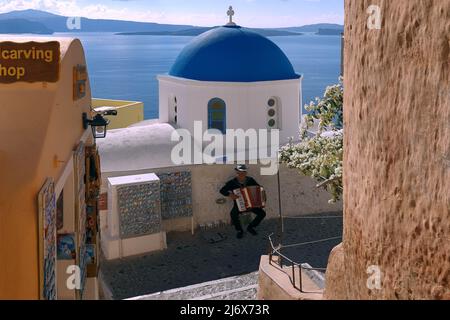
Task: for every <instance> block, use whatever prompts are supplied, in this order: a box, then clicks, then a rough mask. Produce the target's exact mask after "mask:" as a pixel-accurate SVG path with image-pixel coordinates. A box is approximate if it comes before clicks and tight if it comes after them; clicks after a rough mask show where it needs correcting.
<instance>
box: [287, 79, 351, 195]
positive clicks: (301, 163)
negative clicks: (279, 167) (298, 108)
mask: <svg viewBox="0 0 450 320" xmlns="http://www.w3.org/2000/svg"><path fill="white" fill-rule="evenodd" d="M306 109H307V111H309V114H308V115H307V116H306V117H305V120H306V127H305V128H303V129H302V132H301V135H302V138H303V139H302V141H301V142H300V143H298V144H293V143H290V144H289V145H287V146H284V147H282V148H281V150H280V161H281V162H282V163H285V164H286V165H287V166H288V167H289V168H295V169H298V170H299V171H300V172H301V173H302V174H304V175H307V176H310V177H312V178H314V179H316V180H317V181H318V182H319V186H321V187H323V188H325V189H326V190H327V191H328V192H329V193H330V194H331V196H332V199H331V200H330V202H331V203H332V202H336V201H339V200H340V199H341V197H342V190H343V189H342V159H343V154H344V153H343V142H344V141H343V139H344V132H343V130H342V126H343V112H342V111H343V86H342V81H340V83H339V84H337V85H335V86H331V87H328V88H327V90H326V92H325V94H324V97H323V98H322V99H316V103H313V102H311V104H310V105H309V106H307V107H306ZM315 122H318V125H319V130H318V132H317V134H315V135H314V136H312V137H311V136H308V134H307V130H308V129H309V128H310V127H312V126H313V125H314V123H315Z"/></svg>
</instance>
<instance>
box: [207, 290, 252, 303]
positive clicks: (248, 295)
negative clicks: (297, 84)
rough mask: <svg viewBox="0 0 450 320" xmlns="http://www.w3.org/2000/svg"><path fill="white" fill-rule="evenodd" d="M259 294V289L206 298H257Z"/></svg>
mask: <svg viewBox="0 0 450 320" xmlns="http://www.w3.org/2000/svg"><path fill="white" fill-rule="evenodd" d="M257 295H258V291H257V289H250V290H245V291H238V292H233V293H230V294H226V295H221V296H218V297H214V298H211V299H206V300H256V298H257Z"/></svg>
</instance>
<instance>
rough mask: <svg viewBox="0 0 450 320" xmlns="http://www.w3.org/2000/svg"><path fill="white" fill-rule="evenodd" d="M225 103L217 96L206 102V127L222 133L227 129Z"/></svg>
mask: <svg viewBox="0 0 450 320" xmlns="http://www.w3.org/2000/svg"><path fill="white" fill-rule="evenodd" d="M226 120H227V118H226V104H225V101H223V100H222V99H219V98H214V99H211V100H210V101H209V103H208V129H217V130H219V131H220V132H222V133H223V134H225V132H226V130H227V121H226Z"/></svg>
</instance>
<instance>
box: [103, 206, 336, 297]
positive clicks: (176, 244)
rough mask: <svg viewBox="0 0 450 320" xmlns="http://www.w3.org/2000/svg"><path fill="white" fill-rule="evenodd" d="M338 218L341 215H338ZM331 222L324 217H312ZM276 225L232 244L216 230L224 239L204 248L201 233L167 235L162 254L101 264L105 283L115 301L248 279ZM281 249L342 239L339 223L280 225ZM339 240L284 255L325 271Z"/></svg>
mask: <svg viewBox="0 0 450 320" xmlns="http://www.w3.org/2000/svg"><path fill="white" fill-rule="evenodd" d="M338 214H341V213H338ZM330 215H333V216H335V215H336V213H327V214H322V215H313V216H330ZM278 224H279V220H278V219H273V220H266V221H264V222H263V223H262V224H261V225H260V226H259V227H258V232H259V234H258V236H252V235H250V234H248V233H246V234H245V237H244V238H243V239H241V240H238V239H236V237H235V231H234V229H233V228H232V227H231V226H225V227H221V228H217V229H215V230H214V232H220V233H221V234H223V235H224V236H225V237H226V239H225V240H224V241H222V242H218V243H214V244H211V243H208V241H206V240H205V237H204V233H203V234H202V233H201V232H197V233H196V234H195V235H194V236H192V235H191V233H190V232H174V233H169V234H167V244H168V249H167V250H164V251H160V252H155V253H151V254H147V255H142V256H136V257H130V258H126V259H121V260H114V261H105V260H103V261H102V262H101V270H102V273H103V276H104V279H105V282H106V283H107V284H108V285H109V287H110V289H111V291H112V293H113V296H114V298H115V299H125V298H130V297H135V296H140V295H147V294H151V293H154V292H159V291H166V290H170V289H175V288H180V287H185V286H189V285H194V284H199V283H203V282H207V281H213V280H218V279H222V278H227V277H232V276H236V275H243V274H248V273H252V272H255V271H257V270H258V268H259V261H260V258H261V255H265V254H267V249H268V236H269V235H270V234H272V233H276V232H277V229H278ZM284 226H285V230H284V231H285V232H284V239H283V244H293V243H298V242H306V241H313V240H319V239H324V238H331V237H336V236H342V228H343V224H342V218H339V219H286V220H285V223H284ZM208 232H212V231H208ZM340 242H341V241H340V240H334V241H328V242H325V243H318V244H312V245H305V246H300V247H295V248H288V249H285V250H284V252H283V253H284V254H286V255H288V256H289V257H292V258H293V259H294V260H296V261H297V262H302V263H303V262H307V263H309V264H310V265H311V266H313V267H319V268H323V267H326V265H327V262H328V256H329V253H330V251H331V250H332V249H333V247H334V246H336V245H337V244H339V243H340Z"/></svg>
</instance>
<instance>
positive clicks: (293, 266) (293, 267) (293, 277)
mask: <svg viewBox="0 0 450 320" xmlns="http://www.w3.org/2000/svg"><path fill="white" fill-rule="evenodd" d="M292 282H293V283H294V288H296V289H297V285H296V284H295V263H293V264H292Z"/></svg>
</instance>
